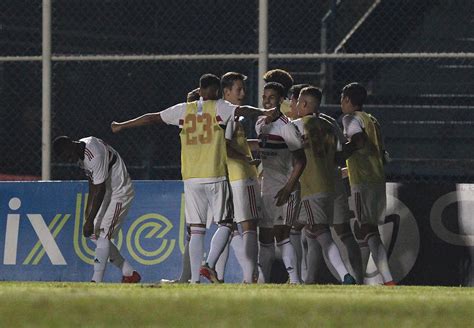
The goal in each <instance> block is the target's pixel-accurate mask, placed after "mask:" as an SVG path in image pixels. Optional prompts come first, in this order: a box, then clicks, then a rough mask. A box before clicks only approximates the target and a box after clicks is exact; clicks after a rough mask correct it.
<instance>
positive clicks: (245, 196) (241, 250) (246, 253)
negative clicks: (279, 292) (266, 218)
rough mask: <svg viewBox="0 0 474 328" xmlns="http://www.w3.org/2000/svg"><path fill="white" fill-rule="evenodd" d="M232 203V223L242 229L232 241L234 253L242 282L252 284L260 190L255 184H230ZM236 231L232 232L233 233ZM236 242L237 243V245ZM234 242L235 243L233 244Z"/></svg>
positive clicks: (254, 267) (259, 211) (255, 257)
mask: <svg viewBox="0 0 474 328" xmlns="http://www.w3.org/2000/svg"><path fill="white" fill-rule="evenodd" d="M232 197H233V203H234V221H235V222H236V223H238V224H239V225H240V227H241V228H242V234H241V235H240V234H239V235H238V238H239V239H236V240H234V238H235V237H237V236H236V235H234V238H233V239H232V245H233V246H234V251H235V254H236V256H237V259H238V260H239V264H240V266H241V268H242V274H243V282H245V283H252V281H253V276H254V272H255V269H256V265H257V256H258V243H257V220H258V219H259V218H260V217H261V214H260V213H261V198H260V188H259V186H258V184H257V183H256V182H254V183H251V184H247V183H246V181H245V180H244V181H242V180H240V181H236V182H233V183H232ZM236 230H237V232H238V229H235V230H234V233H235V232H236ZM237 240H238V241H239V243H237ZM234 242H235V243H234Z"/></svg>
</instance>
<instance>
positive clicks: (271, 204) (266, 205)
mask: <svg viewBox="0 0 474 328" xmlns="http://www.w3.org/2000/svg"><path fill="white" fill-rule="evenodd" d="M299 201H300V191H299V190H297V191H294V192H292V193H291V195H290V198H289V199H288V202H286V203H285V204H283V205H282V206H276V199H275V194H267V195H262V203H263V217H262V220H261V221H260V222H259V226H260V227H262V228H273V227H274V226H276V225H287V226H290V227H291V226H293V223H294V221H295V220H296V218H297V214H298V213H297V210H298V204H299Z"/></svg>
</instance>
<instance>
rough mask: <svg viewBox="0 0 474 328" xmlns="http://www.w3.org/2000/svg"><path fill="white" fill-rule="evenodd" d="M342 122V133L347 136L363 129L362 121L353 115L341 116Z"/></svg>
mask: <svg viewBox="0 0 474 328" xmlns="http://www.w3.org/2000/svg"><path fill="white" fill-rule="evenodd" d="M342 124H343V125H344V134H345V135H346V137H347V138H350V137H352V136H353V135H354V134H356V133H360V132H363V131H364V130H363V129H364V126H363V124H362V122H361V121H360V120H359V119H358V118H357V117H356V116H355V115H346V116H344V117H343V118H342Z"/></svg>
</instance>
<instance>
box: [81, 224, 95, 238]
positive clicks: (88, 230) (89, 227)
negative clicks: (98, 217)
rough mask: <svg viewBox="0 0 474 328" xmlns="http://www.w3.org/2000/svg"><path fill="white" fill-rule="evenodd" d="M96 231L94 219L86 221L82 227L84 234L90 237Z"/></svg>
mask: <svg viewBox="0 0 474 328" xmlns="http://www.w3.org/2000/svg"><path fill="white" fill-rule="evenodd" d="M93 233H94V221H86V223H84V226H83V227H82V234H83V235H84V237H86V238H89V237H90V236H92V234H93Z"/></svg>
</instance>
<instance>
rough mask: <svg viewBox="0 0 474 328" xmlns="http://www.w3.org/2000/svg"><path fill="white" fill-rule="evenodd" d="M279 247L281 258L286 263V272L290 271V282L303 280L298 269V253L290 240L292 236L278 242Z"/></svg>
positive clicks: (296, 282)
mask: <svg viewBox="0 0 474 328" xmlns="http://www.w3.org/2000/svg"><path fill="white" fill-rule="evenodd" d="M277 247H278V248H279V249H280V251H281V258H282V260H283V263H284V264H285V268H286V272H288V275H289V276H290V283H292V284H299V283H300V282H301V281H300V279H299V277H298V270H297V269H296V265H297V264H296V253H295V249H294V247H293V245H292V244H291V242H290V238H287V239H284V240H282V241H281V242H279V243H277Z"/></svg>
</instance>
